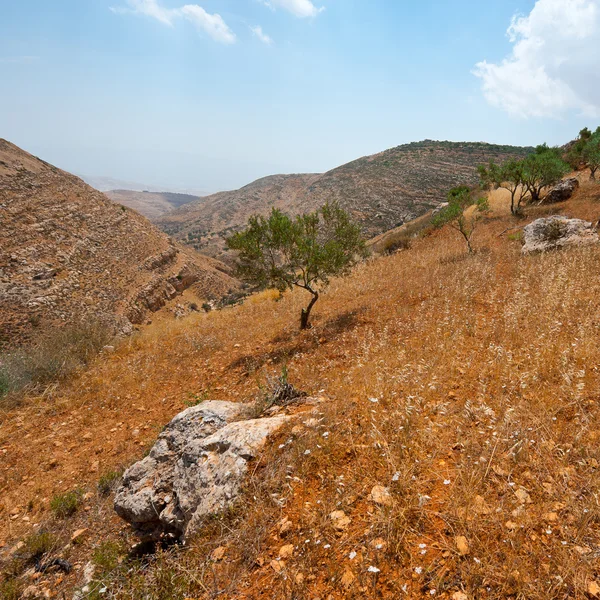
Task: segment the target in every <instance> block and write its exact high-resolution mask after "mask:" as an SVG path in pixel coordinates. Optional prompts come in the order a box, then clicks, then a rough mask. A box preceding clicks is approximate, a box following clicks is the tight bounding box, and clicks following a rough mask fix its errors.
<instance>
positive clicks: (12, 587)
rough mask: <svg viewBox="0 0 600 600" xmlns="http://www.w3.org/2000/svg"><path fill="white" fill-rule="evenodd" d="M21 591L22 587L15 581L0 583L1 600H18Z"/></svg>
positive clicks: (7, 580)
mask: <svg viewBox="0 0 600 600" xmlns="http://www.w3.org/2000/svg"><path fill="white" fill-rule="evenodd" d="M22 591H23V590H22V585H21V583H20V582H19V581H18V580H17V579H13V578H10V579H6V580H5V581H2V582H0V598H2V600H19V598H21V593H22Z"/></svg>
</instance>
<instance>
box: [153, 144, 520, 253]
mask: <svg viewBox="0 0 600 600" xmlns="http://www.w3.org/2000/svg"><path fill="white" fill-rule="evenodd" d="M531 150H532V149H531V148H519V147H514V146H497V145H492V144H482V143H467V142H465V143H456V142H434V141H430V140H426V141H424V142H418V143H413V144H407V145H403V146H398V147H396V148H392V149H390V150H386V151H385V152H381V153H379V154H375V155H373V156H366V157H363V158H360V159H358V160H355V161H353V162H350V163H348V164H346V165H343V166H341V167H338V168H336V169H333V170H332V171H328V172H327V173H324V174H308V175H276V176H273V177H265V178H264V179H259V180H258V181H255V182H254V183H251V184H250V185H247V186H245V187H243V188H241V189H239V190H235V191H232V192H221V193H219V194H214V195H212V196H207V197H204V198H202V199H200V200H198V201H196V202H192V203H190V204H187V205H186V206H184V207H182V208H180V209H178V210H176V211H174V212H173V213H171V214H169V215H166V216H164V217H161V218H159V219H157V220H156V223H157V225H158V226H159V227H161V228H162V229H163V230H164V231H166V232H167V233H169V234H170V235H172V236H174V237H175V238H176V239H178V240H180V241H182V242H184V243H186V244H189V245H191V246H193V247H194V248H196V249H197V250H200V251H202V252H203V253H207V254H209V255H211V256H215V257H217V256H219V257H222V252H223V248H224V242H223V238H224V237H226V236H227V235H228V234H229V233H231V231H232V230H235V229H236V228H239V227H242V226H243V225H245V223H246V222H247V220H248V217H249V216H250V215H251V214H266V213H268V212H269V211H270V210H271V207H273V206H275V207H278V208H282V209H283V210H285V211H288V212H291V213H299V212H307V211H310V210H314V209H315V208H318V207H319V206H321V205H323V204H324V203H325V202H327V201H332V200H335V201H338V202H339V203H340V204H341V205H342V206H343V207H344V208H345V209H346V210H348V211H350V212H351V213H352V215H353V216H354V218H355V219H357V220H358V221H359V222H360V223H361V224H362V226H363V230H364V232H365V235H367V236H368V237H373V236H375V235H378V234H380V233H383V232H384V231H387V230H389V229H391V228H393V227H396V226H399V225H401V224H402V223H404V222H405V221H409V220H412V219H415V218H417V217H419V216H421V215H423V214H424V213H426V212H427V211H428V210H431V209H432V208H435V207H436V206H437V205H438V204H439V203H440V202H443V201H444V199H445V195H446V192H447V191H448V190H449V189H450V188H452V187H454V186H456V185H459V184H462V183H467V184H471V183H476V182H477V170H476V167H477V166H478V165H480V164H484V163H487V162H488V161H489V160H495V161H496V162H502V161H504V160H505V159H506V158H508V157H513V156H515V157H523V156H525V155H526V154H527V153H528V152H530V151H531Z"/></svg>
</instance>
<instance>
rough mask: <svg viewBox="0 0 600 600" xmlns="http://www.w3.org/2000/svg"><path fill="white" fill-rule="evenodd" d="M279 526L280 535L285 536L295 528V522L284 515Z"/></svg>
mask: <svg viewBox="0 0 600 600" xmlns="http://www.w3.org/2000/svg"><path fill="white" fill-rule="evenodd" d="M277 527H278V529H279V535H280V536H281V537H285V536H286V535H287V534H288V533H289V532H290V531H291V530H292V529H293V528H294V524H293V523H292V522H291V521H290V520H289V519H288V518H287V517H284V518H283V519H282V520H281V521H279V523H278V524H277Z"/></svg>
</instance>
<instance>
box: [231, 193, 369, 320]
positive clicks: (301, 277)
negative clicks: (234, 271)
mask: <svg viewBox="0 0 600 600" xmlns="http://www.w3.org/2000/svg"><path fill="white" fill-rule="evenodd" d="M227 246H228V247H229V248H230V249H231V250H236V251H237V252H238V261H239V262H238V272H239V274H240V276H241V277H242V278H243V279H245V280H246V281H248V282H250V283H253V284H254V285H257V286H258V287H261V288H265V287H275V288H277V289H279V290H280V291H281V292H283V291H285V290H286V289H293V288H294V287H298V288H302V289H303V290H306V291H307V292H309V293H310V294H311V296H312V297H311V300H310V302H309V304H308V306H307V307H306V308H303V309H302V313H301V315H300V328H301V329H307V328H308V327H309V318H310V312H311V310H312V308H313V306H314V305H315V303H316V302H317V300H318V299H319V291H320V290H321V289H322V288H323V287H324V286H326V285H327V284H328V283H329V279H330V277H332V276H336V275H345V274H347V273H348V272H349V270H350V269H351V268H352V267H353V266H354V265H355V264H356V262H357V261H358V260H359V258H364V257H366V256H367V250H366V246H365V243H364V241H363V239H362V236H361V232H360V227H359V226H358V225H356V224H355V223H353V222H352V220H351V219H350V216H349V215H348V213H346V212H345V211H344V210H343V209H342V208H340V207H339V206H338V205H337V204H335V203H332V204H325V206H323V207H322V208H320V209H319V210H317V211H315V212H313V213H310V214H304V215H300V216H297V217H295V218H291V217H289V216H288V215H286V214H284V213H283V212H281V211H280V210H278V209H276V208H273V209H272V211H271V214H270V215H269V217H268V218H265V217H262V216H254V217H251V218H250V220H249V222H248V227H247V228H246V229H245V230H244V231H241V232H238V233H235V234H234V235H233V236H231V237H230V238H229V239H228V240H227Z"/></svg>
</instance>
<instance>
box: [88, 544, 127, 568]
mask: <svg viewBox="0 0 600 600" xmlns="http://www.w3.org/2000/svg"><path fill="white" fill-rule="evenodd" d="M122 556H123V547H122V546H121V544H120V543H119V542H115V541H110V540H109V541H107V542H102V543H101V544H100V545H99V546H98V547H97V548H96V549H95V550H94V552H93V553H92V561H93V562H94V564H95V565H96V566H98V567H100V568H101V569H102V571H104V572H105V573H107V572H109V571H114V570H115V569H116V568H117V567H118V566H119V564H120V561H121V557H122Z"/></svg>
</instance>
